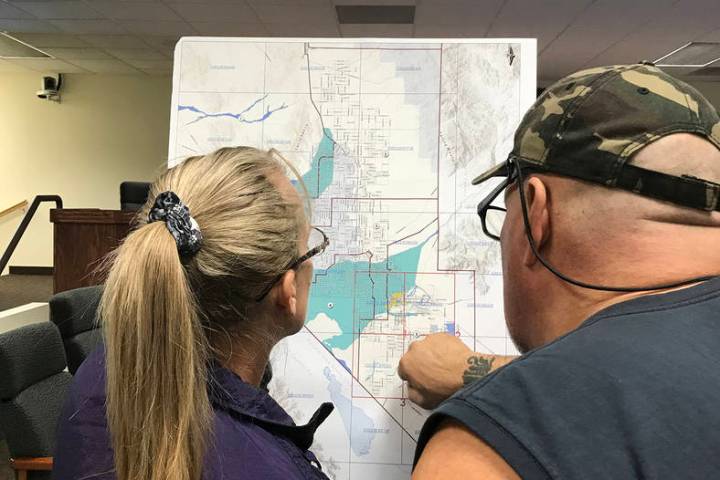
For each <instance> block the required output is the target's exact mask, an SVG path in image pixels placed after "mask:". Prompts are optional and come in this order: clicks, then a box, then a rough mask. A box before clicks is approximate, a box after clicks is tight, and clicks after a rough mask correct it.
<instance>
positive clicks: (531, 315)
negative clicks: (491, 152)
mask: <svg viewBox="0 0 720 480" xmlns="http://www.w3.org/2000/svg"><path fill="white" fill-rule="evenodd" d="M719 149H720V118H718V114H717V113H716V111H715V109H714V108H713V107H712V106H711V105H710V104H709V103H708V101H707V100H706V99H705V98H703V97H702V95H701V94H700V93H698V92H697V91H696V90H695V89H693V88H692V87H690V86H688V85H687V84H685V83H683V82H680V81H678V80H676V79H674V78H672V77H670V76H668V75H666V74H665V73H663V72H661V71H660V70H658V69H657V68H655V67H653V66H651V65H648V64H641V65H628V66H615V67H602V68H595V69H590V70H585V71H581V72H578V73H575V74H573V75H570V76H569V77H566V78H564V79H562V80H560V81H559V82H558V83H556V84H554V85H553V86H552V87H550V88H549V89H548V90H547V91H546V92H545V93H544V94H543V95H542V96H541V97H540V98H539V99H538V100H537V102H536V103H535V105H534V106H533V107H532V108H531V109H530V110H529V111H528V113H527V114H526V115H525V117H524V119H523V121H522V123H521V124H520V126H519V128H518V130H517V132H516V136H515V145H514V148H513V151H512V152H511V154H510V156H509V159H508V161H507V162H506V163H505V164H503V165H500V166H498V167H496V168H494V169H493V170H491V171H490V172H488V173H486V174H484V175H481V176H480V177H478V178H477V179H475V180H474V181H473V183H475V184H477V183H480V182H482V181H485V180H487V179H488V178H489V177H491V176H504V177H505V179H504V181H503V183H502V184H500V186H499V187H498V188H496V189H495V190H494V191H493V193H492V194H491V195H490V196H489V197H488V198H486V199H485V200H484V201H483V202H481V204H480V205H479V206H478V213H479V214H480V216H481V219H482V222H483V229H484V231H485V232H486V233H487V234H488V235H489V236H491V237H493V238H496V239H498V240H499V241H500V244H501V248H502V259H503V273H504V291H505V316H506V322H507V325H508V329H509V332H510V334H511V336H512V338H513V340H514V342H515V344H516V345H517V346H518V348H519V349H520V351H521V352H524V354H523V356H521V357H519V358H517V359H515V360H513V361H511V362H510V363H508V364H507V365H505V366H503V367H502V368H498V369H496V370H495V371H493V372H492V373H490V374H488V375H487V376H484V377H483V378H481V379H480V380H478V381H475V382H472V381H473V380H476V379H477V378H479V377H482V376H483V375H485V374H486V373H487V372H488V371H489V370H490V369H491V368H495V367H497V364H499V363H503V362H505V363H507V361H508V359H505V358H499V359H494V358H493V357H489V356H481V355H479V354H474V353H472V352H470V351H469V350H468V349H467V347H465V346H464V345H462V344H461V343H460V341H459V340H457V339H454V338H453V337H450V336H447V335H435V336H430V337H427V338H426V339H425V340H423V341H420V342H416V344H413V345H411V348H410V349H409V351H408V353H407V354H406V355H405V357H403V359H402V360H401V365H400V368H399V373H400V375H401V377H403V378H404V379H406V380H407V381H408V387H409V392H410V398H411V399H412V400H414V401H416V402H418V403H420V404H421V405H423V406H426V407H431V406H434V405H435V404H437V403H439V402H440V401H441V400H443V399H445V398H447V397H448V396H449V395H450V394H452V393H453V391H454V390H458V389H460V387H461V386H462V385H463V376H464V377H465V382H464V383H465V384H468V383H471V384H470V385H469V386H467V387H466V388H464V389H462V390H460V391H458V392H457V393H455V394H454V395H453V396H452V397H451V398H450V399H448V400H447V401H445V402H444V403H442V404H441V405H440V406H439V408H437V409H436V410H435V411H434V412H433V414H432V415H431V416H430V418H429V419H428V421H427V423H426V424H425V426H424V427H423V430H422V433H421V435H420V438H419V442H418V448H417V452H416V465H415V470H414V477H413V478H415V479H418V480H424V479H428V478H433V479H436V478H462V479H475V478H478V479H488V480H492V479H510V478H524V479H535V478H538V479H547V478H553V479H560V478H563V479H609V478H612V479H616V478H617V479H629V478H653V479H664V478H673V479H674V478H683V479H688V478H703V479H707V478H720V455H718V454H717V453H718V448H720V411H719V408H720V278H714V276H716V275H719V274H720V248H718V245H720V228H718V227H720V211H719V210H720V202H719V197H720V184H718V183H720V150H719ZM501 193H504V195H505V203H506V208H507V212H506V216H505V219H504V223H503V224H502V230H501V231H493V229H492V226H491V222H490V221H489V215H491V214H493V215H495V214H498V213H503V209H502V208H501V207H499V206H498V204H497V203H496V198H495V197H499V196H500V194H501Z"/></svg>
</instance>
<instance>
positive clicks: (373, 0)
mask: <svg viewBox="0 0 720 480" xmlns="http://www.w3.org/2000/svg"><path fill="white" fill-rule="evenodd" d="M333 3H334V4H335V5H417V3H418V2H417V0H334V1H333ZM422 3H423V4H425V2H424V1H423V2H422Z"/></svg>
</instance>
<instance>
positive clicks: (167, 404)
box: [54, 147, 332, 480]
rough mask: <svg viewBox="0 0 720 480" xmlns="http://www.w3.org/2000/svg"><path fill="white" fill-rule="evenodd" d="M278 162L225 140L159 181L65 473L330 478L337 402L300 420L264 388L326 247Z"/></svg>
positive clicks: (67, 451)
mask: <svg viewBox="0 0 720 480" xmlns="http://www.w3.org/2000/svg"><path fill="white" fill-rule="evenodd" d="M278 158H281V157H279V155H277V154H276V153H274V152H273V151H270V152H263V151H259V150H256V149H254V148H248V147H238V148H224V149H221V150H218V151H217V152H215V153H212V154H210V155H206V156H203V157H193V158H190V159H188V160H186V161H185V162H183V163H182V164H180V165H178V166H176V167H174V168H172V169H170V170H168V171H167V172H166V173H164V174H163V175H162V176H161V177H160V178H159V179H158V180H157V181H156V182H155V184H154V185H153V187H152V189H151V192H150V196H149V202H148V204H146V205H145V207H144V208H143V210H142V211H141V212H140V214H139V218H140V225H139V226H138V227H137V228H136V229H135V230H134V231H133V232H131V233H130V234H129V235H128V237H127V238H126V239H125V241H124V242H123V244H122V245H121V246H120V248H119V249H118V250H117V252H116V253H115V255H114V258H112V259H111V262H112V263H111V267H110V271H109V274H108V278H107V282H106V284H105V289H104V293H103V297H102V301H101V304H100V310H99V317H100V319H101V321H102V325H103V328H104V335H105V345H104V347H103V348H100V349H98V351H96V352H94V353H93V354H92V355H91V356H90V357H89V358H88V359H87V360H86V361H85V363H84V364H83V365H82V367H81V368H80V369H79V371H78V372H77V374H76V376H75V379H74V382H73V386H72V388H71V392H70V394H69V399H68V401H67V404H66V406H65V410H64V412H63V415H62V416H61V419H60V428H59V434H58V435H59V437H58V442H57V452H56V456H55V469H54V478H56V479H58V480H78V479H83V478H93V479H98V478H101V479H117V480H140V479H142V480H161V479H162V480H199V479H203V480H215V479H236V478H237V479H240V478H242V479H283V480H286V479H293V478H303V479H304V478H327V477H326V476H325V475H324V474H323V473H322V471H321V469H320V466H319V463H318V461H317V459H316V458H315V456H314V455H313V454H312V453H311V452H310V451H309V450H308V448H309V447H310V444H311V443H312V438H313V434H314V432H315V429H316V428H317V427H318V426H319V424H320V423H321V422H322V421H323V420H324V419H325V418H326V417H327V415H329V414H330V412H331V411H332V405H330V404H323V405H322V406H321V407H320V408H319V409H318V412H316V414H315V415H314V416H313V419H312V420H311V421H310V423H309V424H308V425H305V426H302V427H299V426H295V425H294V423H293V422H292V420H291V419H290V417H289V415H288V414H287V413H286V412H285V411H284V410H283V409H282V407H280V406H279V405H278V404H277V403H276V402H275V401H274V400H273V399H272V398H271V397H270V396H269V395H268V393H267V392H266V391H264V390H263V389H261V388H258V385H259V384H260V382H261V378H262V376H263V372H264V371H265V369H266V365H267V363H268V356H269V354H270V350H271V349H272V348H273V346H274V345H275V344H276V343H277V342H278V341H279V340H280V339H281V338H283V337H285V336H288V335H292V334H294V333H296V332H297V331H298V330H300V328H301V327H302V325H303V322H304V319H305V312H306V306H307V298H308V289H309V287H310V282H311V277H312V270H313V267H312V261H311V260H310V258H311V257H312V256H314V255H316V254H317V253H320V252H321V251H322V250H324V248H325V247H326V246H327V243H328V242H327V238H326V237H325V235H324V234H323V233H322V232H320V231H319V230H317V229H311V228H310V227H309V225H308V220H307V217H306V214H305V211H304V209H303V204H302V202H301V200H300V197H299V195H298V194H297V193H296V191H295V189H294V188H293V186H292V185H291V183H290V181H289V180H288V179H287V177H286V176H285V174H284V173H283V172H284V165H283V164H282V163H281V161H280V160H278ZM286 166H288V167H290V168H291V169H292V167H291V166H290V165H286ZM293 172H294V173H296V174H297V172H295V171H294V169H293Z"/></svg>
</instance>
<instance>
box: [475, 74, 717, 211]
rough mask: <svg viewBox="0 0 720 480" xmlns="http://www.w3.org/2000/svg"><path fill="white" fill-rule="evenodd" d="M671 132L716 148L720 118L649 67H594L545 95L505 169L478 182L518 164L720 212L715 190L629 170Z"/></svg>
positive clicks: (526, 120)
mask: <svg viewBox="0 0 720 480" xmlns="http://www.w3.org/2000/svg"><path fill="white" fill-rule="evenodd" d="M673 133H693V134H697V135H701V136H703V137H705V138H707V140H709V141H710V142H712V143H713V144H714V145H715V146H716V147H718V148H720V118H719V117H718V113H717V111H716V110H715V108H714V107H713V106H712V105H711V104H710V102H708V101H707V99H705V97H703V96H702V94H700V92H698V91H697V90H696V89H694V88H693V87H691V86H690V85H688V84H686V83H684V82H682V81H680V80H677V79H675V78H673V77H671V76H670V75H668V74H666V73H664V72H663V71H661V70H660V69H658V68H656V67H655V66H653V65H652V64H648V63H641V64H637V65H615V66H609V67H598V68H591V69H588V70H582V71H579V72H577V73H574V74H572V75H569V76H567V77H565V78H563V79H561V80H560V81H558V82H557V83H555V84H553V85H552V86H550V87H549V88H547V89H546V90H545V92H543V94H542V95H541V96H540V97H539V98H538V99H537V101H536V102H535V104H534V105H533V106H532V107H531V108H530V110H528V112H527V113H526V114H525V116H524V117H523V120H522V122H521V123H520V126H519V127H518V129H517V131H516V132H515V142H514V147H513V150H512V152H510V155H509V157H508V162H505V163H503V164H501V165H497V166H495V167H494V168H492V169H490V170H489V171H487V172H485V173H483V174H482V175H480V176H478V177H477V178H475V179H474V180H473V181H472V183H473V185H477V184H478V183H481V182H483V181H485V180H487V179H488V178H490V177H495V176H506V175H507V174H508V165H509V163H511V162H513V161H514V162H517V163H518V164H520V166H521V167H522V168H523V171H524V170H525V169H529V170H531V171H534V172H547V173H555V174H559V175H564V176H568V177H574V178H578V179H581V180H586V181H589V182H594V183H599V184H602V185H605V186H607V187H615V188H621V189H624V190H629V191H632V192H634V193H638V194H641V195H645V196H649V197H653V198H657V199H660V200H665V201H669V202H673V203H676V204H679V205H683V206H687V207H691V208H699V209H702V210H707V211H712V210H720V201H719V198H720V185H718V184H717V183H713V182H710V181H707V180H702V179H698V178H695V177H691V176H687V175H683V176H674V175H667V174H664V173H660V172H655V171H652V170H647V169H644V168H640V167H637V166H635V165H632V162H631V160H630V159H631V157H632V155H633V154H634V153H637V152H638V151H639V150H640V149H641V148H643V147H645V146H647V145H648V144H650V143H652V142H654V141H655V140H658V139H659V138H662V137H664V136H665V135H670V134H673Z"/></svg>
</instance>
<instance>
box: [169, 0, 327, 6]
mask: <svg viewBox="0 0 720 480" xmlns="http://www.w3.org/2000/svg"><path fill="white" fill-rule="evenodd" d="M181 1H182V0H181ZM247 3H248V4H250V5H252V6H253V7H258V6H263V5H277V6H284V7H306V6H325V5H327V4H328V1H327V0H247Z"/></svg>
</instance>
